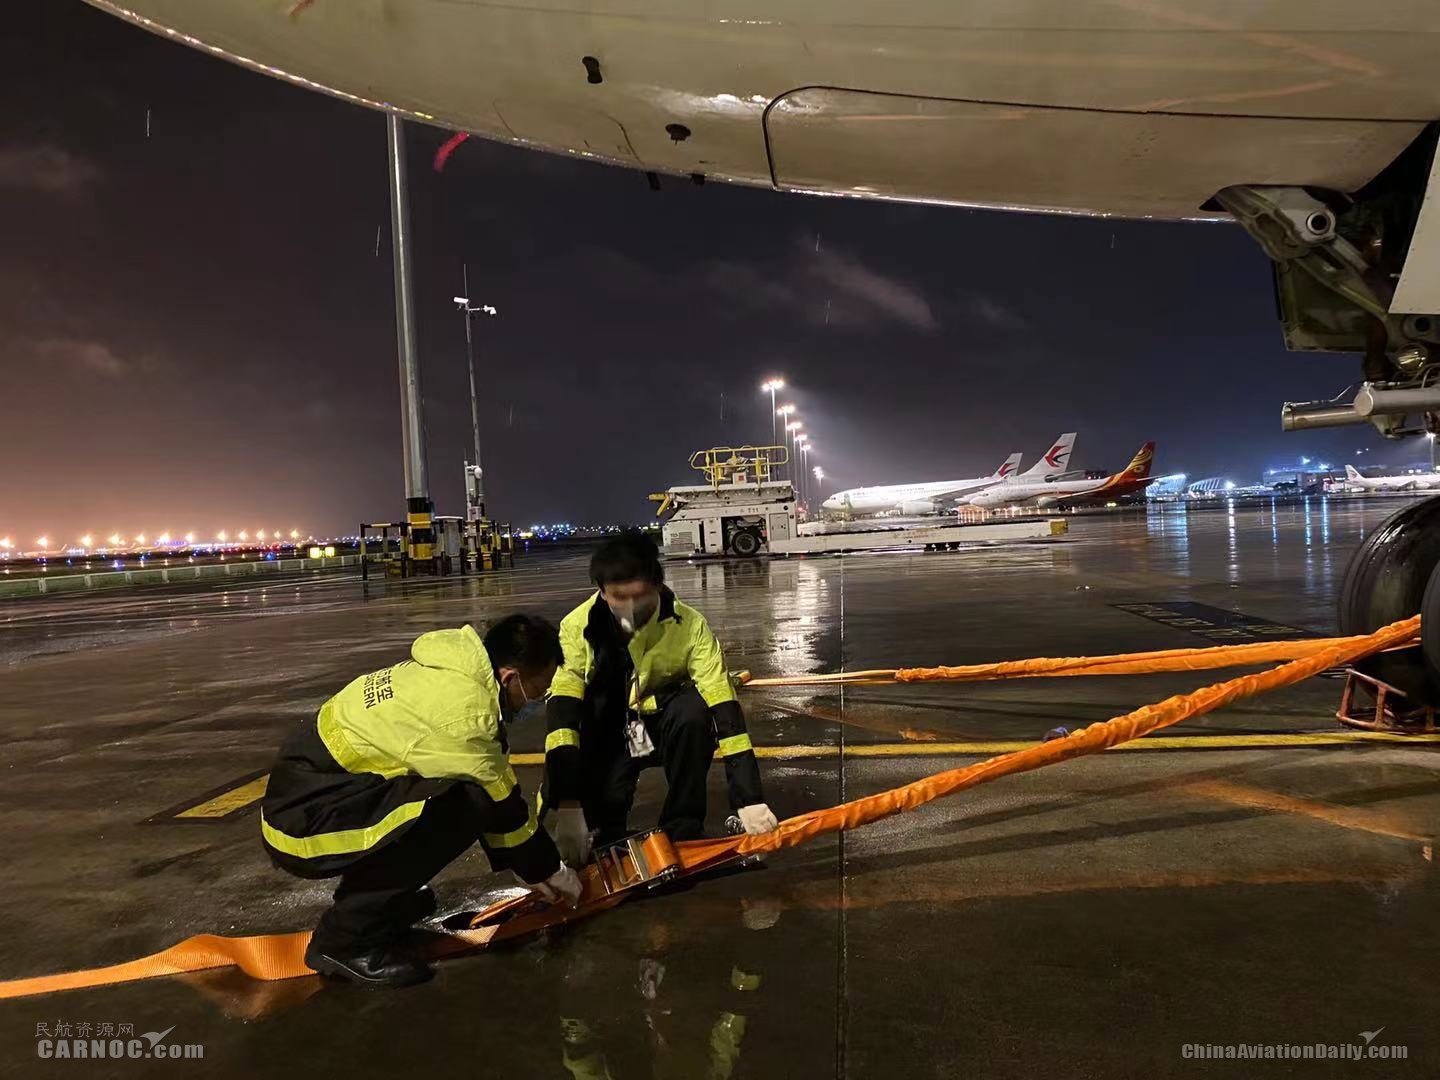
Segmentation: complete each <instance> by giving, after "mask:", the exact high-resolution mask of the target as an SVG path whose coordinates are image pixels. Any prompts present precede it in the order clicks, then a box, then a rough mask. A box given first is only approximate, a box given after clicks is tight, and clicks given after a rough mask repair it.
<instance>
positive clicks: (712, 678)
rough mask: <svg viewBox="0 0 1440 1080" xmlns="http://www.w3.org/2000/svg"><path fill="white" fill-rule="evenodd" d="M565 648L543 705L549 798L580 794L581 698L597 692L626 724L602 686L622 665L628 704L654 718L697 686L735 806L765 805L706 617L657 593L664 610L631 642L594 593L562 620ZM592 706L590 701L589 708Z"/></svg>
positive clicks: (741, 716) (663, 590) (732, 692)
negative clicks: (666, 703)
mask: <svg viewBox="0 0 1440 1080" xmlns="http://www.w3.org/2000/svg"><path fill="white" fill-rule="evenodd" d="M560 645H561V648H562V649H563V650H564V652H565V663H564V664H563V666H562V667H561V668H560V670H558V671H557V672H556V673H555V679H554V681H553V682H552V683H551V684H550V698H549V705H548V707H547V709H546V714H547V725H546V726H547V729H548V734H547V735H546V738H545V766H546V776H547V779H548V782H549V789H550V790H549V794H548V795H547V796H546V798H547V800H548V801H552V802H558V801H562V800H564V801H568V800H572V799H576V798H578V797H579V796H578V792H579V770H580V769H581V768H582V762H581V755H580V730H581V726H582V724H581V718H582V717H583V716H584V709H583V708H582V704H581V703H582V702H584V701H586V699H587V697H588V696H591V692H592V691H596V690H599V691H601V694H600V695H599V696H602V697H605V698H606V699H607V702H606V704H605V706H604V707H605V709H606V711H607V712H611V713H612V714H613V716H614V722H615V723H617V724H623V722H624V715H623V713H624V710H623V709H619V708H615V707H614V703H613V702H609V701H608V699H609V697H610V696H611V695H610V694H609V693H606V692H605V691H606V690H607V689H608V688H607V687H604V686H600V685H598V683H604V682H606V681H607V678H620V677H621V676H620V675H619V674H618V673H617V672H616V667H617V666H622V667H624V668H626V669H627V672H626V675H625V676H624V677H626V678H628V682H629V690H628V693H627V694H623V696H624V697H626V698H628V705H629V708H631V709H633V710H635V711H637V712H639V713H641V714H642V715H647V716H648V715H651V714H654V713H656V712H658V711H659V710H660V708H661V706H662V704H663V703H664V701H665V700H667V699H668V698H669V697H670V696H671V695H673V694H674V693H676V692H678V691H680V690H683V689H686V688H687V687H691V686H693V687H694V688H695V689H696V690H697V691H698V692H699V693H700V696H701V697H702V698H704V699H705V704H706V705H708V706H710V714H711V717H712V718H713V720H714V725H715V736H716V742H717V746H718V749H719V751H720V754H721V756H722V757H723V758H724V759H725V767H726V774H727V776H728V777H729V782H730V796H731V802H732V804H733V805H734V806H736V807H740V806H748V805H750V804H751V803H757V802H762V801H763V797H762V795H761V792H760V771H759V765H758V763H757V762H756V761H755V754H754V750H753V748H752V746H751V743H750V735H749V733H748V732H747V731H746V729H745V715H744V713H743V712H742V711H741V709H740V703H739V702H738V701H737V700H736V698H735V690H734V687H732V686H731V685H730V676H729V674H728V673H727V672H726V670H725V655H724V652H723V650H722V649H721V648H720V642H719V641H718V640H716V638H715V635H714V633H712V632H711V630H710V626H709V624H708V623H707V622H706V621H705V617H704V616H703V615H701V614H700V612H698V611H696V610H695V609H694V608H692V607H691V606H690V605H688V604H685V603H682V602H681V601H679V600H677V599H676V598H675V594H674V593H672V592H671V591H670V590H669V589H667V588H663V587H662V588H661V590H660V607H659V609H658V610H657V611H656V613H655V614H654V615H653V616H652V617H651V619H650V621H649V622H647V623H646V624H645V625H644V626H642V627H640V629H639V630H637V631H636V633H635V634H634V636H633V637H631V638H630V640H629V641H628V642H626V641H624V640H623V638H621V636H620V634H619V630H618V628H617V627H616V626H615V622H614V617H613V616H612V615H611V614H610V610H609V608H608V607H607V606H606V604H605V601H604V600H602V599H601V598H600V594H599V593H598V592H597V593H594V594H593V595H591V596H590V597H589V599H587V600H586V601H585V602H584V603H582V604H581V605H580V606H579V607H577V608H576V609H575V610H574V611H572V612H570V614H568V615H566V616H565V618H564V619H563V620H562V621H561V623H560ZM593 704H595V703H593V702H592V705H593Z"/></svg>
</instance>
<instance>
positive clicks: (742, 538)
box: [730, 529, 760, 559]
mask: <svg viewBox="0 0 1440 1080" xmlns="http://www.w3.org/2000/svg"><path fill="white" fill-rule="evenodd" d="M730 550H731V551H733V552H735V554H736V555H739V556H740V557H741V558H742V559H750V558H754V557H755V556H756V555H758V554H760V537H758V536H757V535H755V533H754V532H752V531H751V530H749V529H741V530H739V531H738V532H736V533H735V535H734V536H732V537H730Z"/></svg>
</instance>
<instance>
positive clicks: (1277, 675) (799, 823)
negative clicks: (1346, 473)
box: [0, 616, 1420, 998]
mask: <svg viewBox="0 0 1440 1080" xmlns="http://www.w3.org/2000/svg"><path fill="white" fill-rule="evenodd" d="M1419 630H1420V618H1419V616H1416V617H1414V618H1411V619H1406V620H1404V621H1402V622H1397V623H1393V624H1391V625H1390V626H1387V627H1385V628H1383V629H1381V630H1378V631H1376V632H1375V633H1373V634H1369V635H1366V636H1364V637H1353V638H1338V639H1333V640H1330V641H1328V642H1325V643H1324V645H1323V647H1320V648H1318V649H1312V648H1310V647H1309V646H1311V645H1314V644H1315V643H1313V642H1308V643H1305V644H1306V649H1305V652H1306V653H1307V655H1305V656H1304V657H1302V658H1301V659H1296V660H1292V661H1290V662H1289V663H1287V664H1284V665H1282V666H1280V667H1277V668H1272V669H1270V670H1269V671H1262V672H1257V673H1255V674H1251V675H1241V676H1239V677H1237V678H1234V679H1228V680H1226V681H1225V682H1221V683H1216V684H1214V685H1212V686H1207V687H1204V688H1203V689H1200V690H1196V691H1194V692H1192V693H1188V694H1176V695H1174V696H1173V697H1168V698H1166V699H1165V700H1164V701H1161V702H1158V703H1156V704H1154V705H1146V706H1143V707H1142V708H1139V709H1136V710H1135V711H1134V712H1130V713H1126V714H1125V715H1123V716H1117V717H1115V718H1114V719H1111V720H1105V721H1102V722H1099V723H1095V724H1091V725H1090V726H1089V727H1086V728H1082V729H1081V730H1079V731H1077V732H1075V733H1074V734H1072V735H1069V736H1067V737H1066V738H1063V739H1056V740H1054V741H1052V742H1046V743H1039V744H1037V745H1035V746H1030V747H1026V748H1025V749H1023V750H1016V751H1014V752H1013V753H1009V754H1000V755H998V756H996V757H992V758H987V759H986V760H984V761H981V762H977V763H976V764H973V765H967V766H965V767H963V768H959V769H950V770H948V771H947V772H942V773H937V774H936V775H934V776H927V777H925V778H924V779H922V780H916V781H915V782H914V783H910V784H905V785H904V786H902V787H898V788H893V789H891V790H890V791H883V792H880V793H879V794H878V795H870V796H867V797H866V798H863V799H856V800H855V801H853V802H848V803H842V804H841V805H839V806H834V807H831V808H829V809H826V810H813V811H811V812H810V813H808V814H801V815H799V816H798V817H793V818H789V819H787V820H786V821H782V822H781V823H780V827H779V828H777V829H775V830H774V831H773V832H769V833H764V834H761V835H759V836H732V837H724V838H721V839H717V840H695V841H690V842H687V843H681V844H675V845H673V850H674V853H675V854H676V855H678V857H679V863H680V869H681V872H682V873H683V874H693V873H696V872H699V871H703V870H708V869H711V868H713V867H716V866H719V865H721V864H723V863H727V862H730V861H732V860H734V859H738V858H741V857H743V856H745V855H753V854H759V853H762V852H767V851H778V850H779V849H781V848H787V847H794V846H796V845H797V844H802V843H804V842H805V841H807V840H809V839H811V838H812V837H815V836H820V835H822V834H824V833H830V832H838V831H840V830H842V829H853V828H856V827H858V826H860V825H866V824H869V823H870V822H872V821H878V820H880V819H881V818H885V817H889V816H890V815H892V814H898V813H901V812H903V811H906V810H914V809H915V808H916V807H918V806H923V805H924V804H925V803H927V802H930V801H931V800H932V799H938V798H941V797H943V796H946V795H951V794H954V793H955V792H957V791H961V790H963V789H965V788H970V787H975V786H976V785H978V784H984V783H988V782H989V781H991V780H997V779H999V778H1000V777H1002V776H1009V775H1010V774H1012V773H1020V772H1028V771H1030V770H1032V769H1038V768H1041V767H1043V766H1045V765H1053V764H1056V763H1058V762H1061V761H1068V760H1070V759H1071V758H1077V757H1083V756H1084V755H1087V754H1095V753H1099V752H1100V751H1102V750H1106V749H1109V748H1110V747H1112V746H1116V745H1118V744H1120V743H1123V742H1129V741H1130V740H1131V739H1138V738H1140V737H1141V736H1143V735H1148V734H1149V733H1150V732H1152V731H1157V730H1159V729H1160V728H1165V727H1169V726H1170V725H1172V724H1178V723H1179V722H1180V721H1182V720H1188V719H1190V718H1191V717H1193V716H1200V715H1203V714H1204V713H1208V712H1211V711H1212V710H1214V709H1218V708H1222V707H1223V706H1225V705H1228V704H1230V703H1231V702H1234V701H1238V700H1240V699H1241V698H1246V697H1251V696H1252V695H1255V694H1259V693H1263V692H1265V691H1268V690H1277V689H1279V688H1281V687H1285V686H1290V685H1292V684H1294V683H1297V682H1300V681H1301V680H1303V679H1306V678H1309V677H1310V676H1311V675H1314V674H1316V673H1318V672H1321V671H1324V670H1325V669H1327V668H1331V667H1335V666H1337V665H1341V664H1349V663H1353V662H1354V661H1356V660H1359V659H1360V658H1362V657H1365V656H1368V655H1370V654H1372V653H1376V652H1381V651H1383V650H1385V649H1390V648H1395V647H1396V646H1399V645H1402V644H1404V643H1406V642H1408V641H1411V640H1413V639H1414V638H1415V636H1416V635H1417V634H1418V633H1419ZM1270 647H1278V646H1270ZM1240 648H1242V649H1243V648H1249V646H1240ZM1182 651H1184V650H1182ZM1241 662H1249V661H1241ZM582 877H583V881H584V885H585V889H584V892H583V894H582V895H581V899H580V903H579V905H578V906H577V907H576V908H574V909H570V908H566V907H564V906H558V905H557V906H551V907H537V906H536V904H535V902H534V901H532V900H530V899H529V898H526V897H521V898H519V899H518V900H510V901H506V902H504V903H501V904H497V905H494V906H492V907H491V908H488V909H486V910H485V911H482V912H479V913H477V914H476V915H475V916H474V917H473V918H472V920H471V922H470V926H471V927H472V929H469V930H463V931H460V932H459V933H456V934H454V935H453V936H452V937H451V938H449V939H446V940H445V941H444V942H443V944H442V945H441V946H439V947H438V948H437V950H436V951H437V954H439V955H455V954H458V953H462V952H470V951H473V950H474V949H477V948H482V947H484V946H485V945H487V944H489V943H491V942H493V941H502V940H505V939H508V938H515V937H520V936H523V935H525V934H529V933H533V932H535V931H537V930H541V929H544V928H546V927H550V926H556V925H559V924H561V923H566V922H572V921H574V920H576V919H581V918H585V917H587V916H589V915H594V914H596V913H597V912H600V911H604V910H605V909H606V908H609V907H613V906H615V905H616V904H618V903H620V902H621V901H623V900H625V899H627V898H628V897H630V896H631V895H632V894H633V892H634V891H635V890H625V891H622V892H613V893H611V892H607V891H606V889H605V886H604V883H603V882H602V880H601V878H600V873H599V871H598V870H597V868H596V867H594V866H588V867H586V868H585V869H584V870H583V871H582ZM507 916H508V917H507ZM309 938H310V935H309V933H308V932H301V933H294V934H271V935H263V936H258V937H242V938H228V937H219V936H216V935H214V934H201V935H198V936H196V937H192V938H187V939H186V940H184V941H182V942H180V943H179V944H178V945H173V946H171V947H170V948H168V949H165V950H164V951H162V952H158V953H156V954H155V955H153V956H147V957H143V958H141V959H139V960H132V961H130V962H128V963H124V964H116V965H114V966H113V967H105V968H94V969H91V970H89V971H72V972H64V973H61V974H57V975H41V976H37V977H35V978H30V979H14V980H11V981H9V982H3V983H0V998H15V997H24V996H27V995H31V994H44V993H50V992H52V991H57V990H73V989H78V988H81V987H88V986H104V985H109V984H112V983H123V982H132V981H135V980H138V979H149V978H154V977H156V976H160V975H175V974H180V973H182V972H189V971H200V970H204V969H206V968H218V967H229V966H235V967H238V968H239V969H240V970H241V971H243V972H245V973H246V974H247V975H250V976H253V977H254V978H257V979H290V978H295V977H297V976H301V975H309V974H311V971H310V969H309V968H308V967H306V965H305V961H304V952H305V945H306V943H307V942H308V941H309Z"/></svg>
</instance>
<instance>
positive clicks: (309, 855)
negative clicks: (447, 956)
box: [260, 614, 580, 986]
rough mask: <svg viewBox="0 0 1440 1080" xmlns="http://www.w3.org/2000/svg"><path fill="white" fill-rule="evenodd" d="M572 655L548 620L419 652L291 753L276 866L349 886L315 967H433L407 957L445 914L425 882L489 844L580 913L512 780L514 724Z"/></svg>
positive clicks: (320, 721)
mask: <svg viewBox="0 0 1440 1080" xmlns="http://www.w3.org/2000/svg"><path fill="white" fill-rule="evenodd" d="M561 658H562V654H561V651H560V641H559V635H558V634H557V632H556V630H555V627H554V626H552V625H551V624H550V623H548V622H546V621H545V620H543V619H538V618H534V617H532V616H529V615H523V614H516V615H511V616H509V617H507V618H505V619H502V620H500V621H499V622H498V623H496V624H495V625H494V626H492V627H491V628H490V629H489V631H488V632H487V633H486V634H485V638H484V640H483V641H482V640H481V638H480V635H479V634H477V633H476V632H475V630H474V629H473V628H472V627H469V626H462V627H461V628H460V629H458V630H437V631H435V632H434V633H429V634H425V635H423V636H421V637H420V638H418V639H416V641H415V643H414V645H413V646H412V647H411V650H410V659H409V660H404V661H401V662H400V663H398V664H396V665H394V666H393V667H388V668H384V669H383V670H381V671H376V672H372V673H371V674H369V675H365V676H362V677H361V678H358V679H356V680H355V681H354V682H352V683H350V685H348V686H346V687H345V689H343V690H341V691H340V692H339V693H338V694H336V695H335V696H334V697H332V698H331V699H330V700H329V701H327V702H325V704H324V705H322V706H321V707H320V712H319V714H318V715H317V716H316V717H314V718H313V719H311V720H307V721H306V722H305V724H304V725H303V726H302V727H301V728H300V730H299V731H297V732H296V733H295V734H294V735H292V736H291V737H290V738H289V740H288V741H287V742H286V743H285V745H284V746H283V747H282V748H281V751H280V758H279V760H278V761H277V762H276V763H275V768H274V769H273V770H272V771H271V773H270V780H269V785H268V786H267V788H266V791H265V801H264V805H263V812H262V815H261V821H260V827H261V831H262V833H263V836H264V841H265V846H266V848H267V849H268V850H269V852H270V857H271V858H272V859H273V860H274V862H275V864H276V865H277V866H279V867H280V868H281V869H283V870H286V871H288V872H289V873H291V874H294V875H296V876H297V877H302V878H328V877H336V876H338V877H339V878H340V884H339V886H338V887H337V888H336V890H335V903H334V905H333V906H332V907H331V908H330V909H329V910H328V911H326V912H325V914H324V915H322V916H321V917H320V922H319V925H318V926H316V928H315V933H314V936H313V937H312V938H311V941H310V946H309V948H308V949H306V951H305V962H306V963H307V964H309V965H310V967H312V968H314V969H315V970H316V971H318V972H320V973H321V974H322V975H329V976H332V977H335V978H339V979H344V980H347V981H350V982H355V983H361V984H365V985H369V986H408V985H410V984H411V983H416V982H422V981H424V980H425V979H427V978H429V977H430V974H431V972H430V969H429V967H428V966H427V965H426V964H425V962H424V961H423V960H422V959H420V957H419V956H418V955H416V954H415V952H414V951H413V950H412V949H408V948H407V947H406V944H405V938H406V936H407V933H406V932H407V930H408V929H409V927H410V925H411V924H412V923H415V922H417V921H419V920H420V919H424V918H426V917H428V916H429V915H431V914H433V913H434V910H435V896H434V893H432V892H431V891H430V890H429V889H428V888H426V887H425V885H426V883H427V882H428V881H429V880H430V879H431V878H433V877H434V876H435V875H436V874H438V873H439V872H440V871H441V870H442V869H444V867H445V866H446V865H447V864H449V863H451V862H453V861H454V860H455V859H456V858H458V857H459V856H460V855H462V854H463V853H464V852H465V851H466V850H467V849H468V848H469V847H470V845H471V844H473V843H475V842H476V841H479V843H480V845H481V847H483V848H484V849H485V853H486V855H487V856H489V858H490V862H491V865H492V866H493V867H494V868H495V869H508V870H513V871H514V872H515V874H516V875H517V876H518V877H519V878H520V879H521V880H522V881H524V882H526V883H527V884H529V885H531V886H532V887H533V888H534V889H535V891H537V892H539V893H540V894H541V895H542V896H543V897H544V898H545V899H546V900H549V901H551V902H552V903H553V902H556V901H558V900H564V901H566V902H568V903H571V904H574V903H575V902H576V901H577V900H578V899H579V896H580V879H579V877H578V876H577V875H576V873H575V872H574V871H573V870H571V869H570V868H569V867H567V866H565V865H564V864H563V863H562V862H561V861H560V856H559V855H558V854H557V853H556V850H555V845H554V843H553V842H552V841H551V839H550V837H549V836H548V835H547V834H546V833H545V830H543V829H540V828H538V827H537V825H536V821H535V814H534V810H533V807H532V806H531V804H530V803H529V801H528V800H526V799H525V798H524V797H523V796H522V794H521V792H520V786H519V784H518V783H517V782H516V780H515V773H514V772H513V771H512V770H511V768H510V762H509V757H508V743H507V740H506V736H505V725H506V723H507V722H508V721H509V720H510V719H511V718H512V717H514V716H515V715H516V714H518V713H519V712H520V711H521V710H522V709H524V707H525V705H526V704H527V703H531V704H535V705H537V706H538V703H539V702H541V701H542V700H543V698H544V696H545V693H546V691H547V690H548V689H549V686H550V680H551V678H552V677H553V676H554V674H555V669H556V666H557V665H558V664H559V662H560V660H561Z"/></svg>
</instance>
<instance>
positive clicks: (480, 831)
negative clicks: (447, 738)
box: [314, 781, 558, 952]
mask: <svg viewBox="0 0 1440 1080" xmlns="http://www.w3.org/2000/svg"><path fill="white" fill-rule="evenodd" d="M516 797H517V798H518V797H519V796H518V794H517V795H516ZM506 817H507V815H505V814H504V811H502V810H501V809H500V804H497V803H496V802H494V801H493V800H492V799H491V798H490V797H489V796H488V795H486V794H485V792H484V790H483V789H482V788H481V787H480V786H479V785H478V784H472V783H468V782H465V781H457V782H456V783H455V784H454V786H452V787H451V788H450V789H449V790H448V791H446V792H445V793H444V794H441V795H437V796H435V797H434V798H432V799H430V800H429V801H428V802H426V804H425V809H424V810H423V811H422V812H421V814H420V816H419V817H418V818H417V819H416V820H415V823H414V824H413V825H411V826H410V827H409V828H408V829H406V830H405V832H404V833H402V834H401V835H399V836H397V837H396V838H395V839H393V840H391V841H390V842H389V843H386V844H384V845H383V846H381V847H379V848H377V849H376V850H375V851H373V852H371V853H370V854H368V855H366V856H365V857H364V858H362V859H360V860H359V861H358V862H356V863H355V864H354V865H353V866H351V867H350V868H349V869H347V870H346V871H345V872H344V873H343V874H341V875H340V884H339V885H338V886H337V887H336V889H335V903H334V905H333V906H332V907H331V908H330V909H329V910H328V911H326V912H325V914H324V915H322V916H321V917H320V922H319V924H318V925H317V926H316V927H315V938H314V940H315V944H316V946H317V947H318V948H320V949H322V950H325V951H329V950H332V949H333V950H338V951H341V952H345V951H364V950H368V949H371V948H377V947H383V946H385V945H388V944H391V943H392V942H394V941H395V940H396V939H397V938H399V937H401V936H402V935H403V934H404V933H405V931H406V929H407V928H408V927H409V926H410V925H411V924H412V923H414V922H416V921H417V920H418V919H422V918H425V917H426V916H428V915H429V914H430V910H429V905H428V904H426V903H425V902H424V899H423V898H422V896H421V895H420V889H422V888H424V886H425V885H426V884H427V883H428V882H429V881H430V879H431V878H433V877H434V876H435V875H436V874H438V873H440V871H441V870H443V869H445V867H447V866H449V865H450V864H451V863H452V862H454V861H455V860H456V859H458V858H459V857H460V856H461V855H463V854H464V853H465V852H466V851H468V850H469V848H470V845H471V844H474V843H476V842H478V843H480V845H481V846H482V847H484V849H485V854H486V855H487V856H488V857H489V859H490V863H491V865H492V866H493V867H494V868H495V869H497V870H500V869H506V868H508V867H509V866H510V865H512V864H513V865H514V866H515V869H516V870H517V871H519V872H521V873H522V875H523V874H525V872H526V871H527V870H531V867H532V866H540V867H541V869H540V870H531V872H532V873H540V874H541V878H543V876H544V874H545V873H546V871H544V870H543V864H544V863H545V862H546V861H553V862H554V864H555V866H558V859H556V858H555V857H554V855H553V852H554V847H553V845H552V844H551V842H550V839H549V837H548V836H546V835H545V833H544V831H543V830H538V831H537V832H536V834H535V836H534V837H532V838H531V839H530V840H528V841H526V842H525V843H524V844H522V845H519V846H518V847H515V848H505V849H499V850H496V849H492V848H491V847H490V845H489V844H487V843H486V841H485V839H484V834H485V833H487V832H502V831H504V830H505V829H506V828H509V827H513V826H512V824H511V822H509V821H507V820H505V818H506ZM532 848H534V849H536V850H530V849H532ZM541 848H544V849H548V850H549V852H550V855H549V856H548V859H547V856H546V855H545V853H544V852H543V851H540V850H539V849H541ZM537 860H538V861H537ZM552 871H553V867H552ZM541 878H537V879H536V880H540V879H541ZM527 880H528V879H527Z"/></svg>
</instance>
